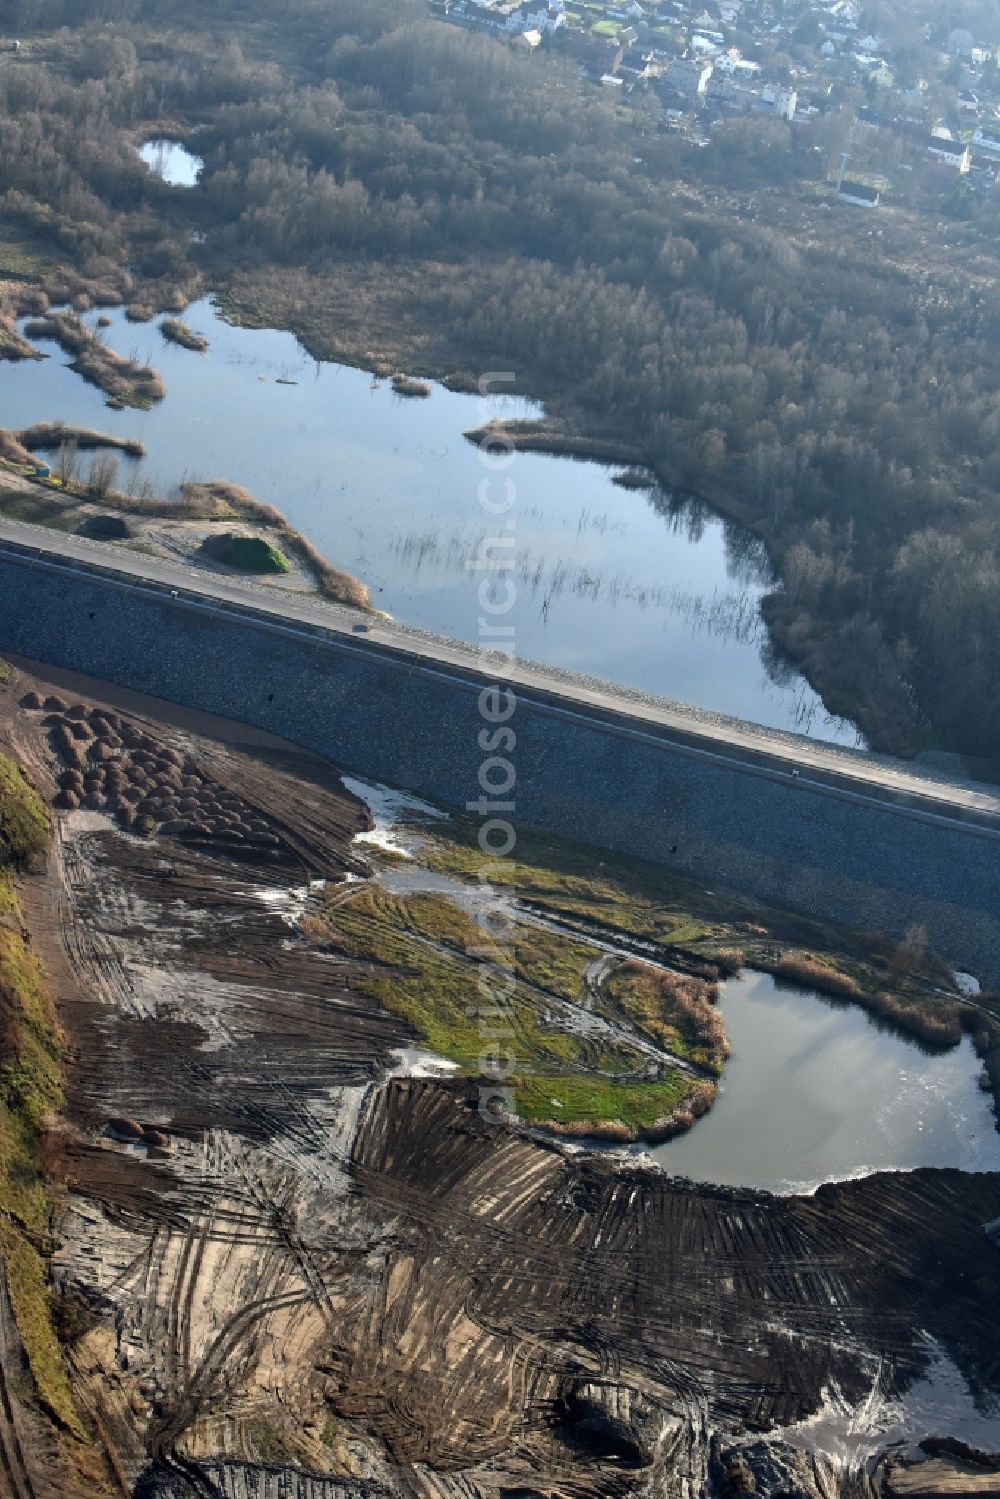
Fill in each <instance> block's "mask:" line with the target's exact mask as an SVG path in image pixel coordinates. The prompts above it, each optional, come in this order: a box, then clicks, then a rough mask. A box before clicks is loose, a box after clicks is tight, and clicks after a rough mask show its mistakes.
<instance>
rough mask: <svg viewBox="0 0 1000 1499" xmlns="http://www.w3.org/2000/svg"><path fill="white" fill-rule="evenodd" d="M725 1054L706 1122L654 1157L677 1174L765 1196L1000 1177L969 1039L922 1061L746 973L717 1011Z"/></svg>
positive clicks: (912, 1050)
mask: <svg viewBox="0 0 1000 1499" xmlns="http://www.w3.org/2000/svg"><path fill="white" fill-rule="evenodd" d="M720 1006H721V1012H722V1015H723V1018H724V1020H725V1022H726V1029H727V1031H728V1032H729V1039H730V1041H731V1043H732V1048H733V1054H732V1057H731V1058H730V1060H729V1062H728V1063H727V1065H726V1071H725V1076H724V1080H723V1084H722V1088H721V1091H720V1093H719V1097H718V1099H717V1100H716V1103H715V1107H714V1108H713V1109H712V1111H711V1113H709V1114H707V1115H706V1116H705V1118H704V1119H702V1120H700V1121H699V1122H698V1123H697V1124H696V1125H695V1127H694V1129H693V1130H691V1132H690V1133H689V1134H687V1135H683V1136H680V1137H679V1138H678V1139H676V1140H671V1141H668V1142H667V1143H666V1144H664V1145H659V1146H657V1147H656V1148H655V1149H653V1150H652V1151H651V1152H650V1153H651V1154H652V1156H653V1157H654V1159H655V1160H656V1161H657V1162H658V1164H659V1165H660V1166H661V1167H662V1168H663V1169H664V1170H665V1171H669V1172H670V1173H671V1174H672V1175H677V1176H689V1177H691V1178H692V1179H693V1180H695V1181H707V1182H715V1183H718V1184H720V1185H725V1186H740V1187H764V1188H767V1189H769V1190H770V1191H774V1192H782V1193H787V1192H793V1191H812V1190H813V1189H815V1188H816V1187H817V1186H819V1185H820V1183H821V1182H824V1181H842V1180H846V1179H848V1178H850V1177H856V1176H867V1175H869V1174H870V1173H872V1172H874V1171H908V1170H913V1169H915V1168H916V1167H918V1166H951V1167H956V1168H958V1169H960V1170H963V1171H998V1170H1000V1134H998V1132H997V1129H996V1123H995V1119H994V1115H993V1105H992V1100H991V1098H990V1095H989V1094H987V1093H985V1092H983V1090H982V1089H981V1088H980V1087H979V1084H978V1078H979V1075H980V1073H981V1071H982V1066H981V1063H980V1062H979V1060H978V1058H977V1057H976V1055H975V1052H974V1051H973V1048H972V1042H971V1041H970V1040H969V1039H968V1037H966V1038H965V1039H964V1040H963V1041H962V1043H961V1045H960V1046H957V1047H955V1048H954V1049H953V1050H952V1051H946V1052H942V1051H931V1050H929V1049H928V1048H926V1047H924V1046H922V1045H920V1044H919V1043H918V1042H916V1041H913V1040H910V1039H908V1038H906V1037H905V1036H903V1035H902V1034H901V1033H900V1032H898V1031H896V1030H893V1029H891V1028H890V1027H888V1026H886V1025H885V1024H884V1023H883V1022H882V1021H880V1020H878V1019H877V1018H875V1017H874V1016H870V1015H868V1014H867V1013H866V1012H865V1011H864V1010H862V1009H860V1008H859V1007H858V1006H856V1005H850V1004H846V1003H843V1002H840V1001H837V1000H829V999H826V998H824V997H823V996H822V995H819V994H816V993H814V992H813V991H810V990H803V989H792V988H789V987H788V986H786V985H782V984H779V983H777V982H776V981H775V980H774V979H773V978H771V977H770V975H768V974H760V973H745V974H744V975H743V976H742V977H740V978H738V979H733V980H731V981H730V982H728V983H727V984H726V985H725V988H724V991H723V996H722V999H721V1001H720Z"/></svg>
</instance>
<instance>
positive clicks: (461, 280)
mask: <svg viewBox="0 0 1000 1499" xmlns="http://www.w3.org/2000/svg"><path fill="white" fill-rule="evenodd" d="M879 3H880V4H882V6H883V9H885V5H884V0H879ZM966 9H968V7H966ZM0 31H6V32H7V33H8V34H11V35H14V34H16V35H18V36H21V37H23V38H24V39H25V40H24V44H23V46H22V54H19V55H18V57H17V58H16V59H12V58H8V59H5V60H4V63H3V65H2V66H0V214H2V221H0V251H2V252H4V253H6V254H7V255H8V258H9V261H10V263H11V265H13V264H14V263H15V262H16V260H17V259H18V253H20V252H23V253H25V254H29V258H30V257H31V256H34V257H35V264H34V270H33V273H32V276H30V277H29V278H28V279H27V280H25V282H24V285H23V288H22V292H21V293H16V292H14V291H9V292H8V300H9V301H10V299H11V298H13V301H14V302H17V304H18V309H20V308H21V307H24V308H25V310H27V307H28V306H29V304H30V303H31V299H32V296H33V295H37V287H38V286H44V288H45V289H46V291H47V292H48V293H49V295H50V296H54V295H55V294H56V293H58V292H61V291H64V292H66V293H68V295H70V296H71V297H73V298H75V299H76V301H77V303H78V305H86V303H87V299H88V298H89V299H91V300H97V301H99V300H102V299H103V300H120V299H124V300H126V301H129V300H141V301H143V302H146V303H149V304H150V305H152V306H162V307H164V308H169V309H170V310H173V311H177V310H180V309H181V308H182V307H183V305H184V302H185V300H186V299H187V298H189V297H190V296H192V295H194V294H196V292H197V291H199V290H200V289H202V288H204V287H206V286H207V287H210V288H212V289H214V290H217V291H218V292H220V293H221V294H222V295H223V296H225V295H226V292H227V288H230V287H231V286H232V285H234V284H235V283H236V282H238V281H239V280H240V278H243V281H244V283H245V284H252V285H253V286H254V287H255V288H256V289H257V294H258V297H259V301H260V306H259V308H258V312H259V315H260V316H261V317H262V318H268V317H270V318H272V319H274V320H280V321H282V322H283V323H284V324H285V325H287V326H291V327H292V328H293V329H294V330H295V331H297V332H300V333H303V334H305V335H306V336H307V338H308V341H309V344H310V347H313V348H314V350H315V351H316V352H327V353H336V352H338V347H339V346H338V331H337V327H336V317H335V315H334V312H333V310H332V309H333V307H334V303H335V301H336V298H335V297H334V295H333V291H332V290H331V289H332V288H339V289H340V290H341V292H343V289H344V288H348V289H349V288H350V286H351V284H352V278H354V279H356V283H357V284H358V285H359V286H360V285H362V284H363V285H364V286H365V287H366V288H368V289H369V290H371V289H374V293H373V302H378V301H379V300H380V299H381V300H384V301H385V303H386V305H387V306H388V305H389V304H390V303H391V306H392V309H393V311H392V316H393V318H394V319H395V320H396V322H397V323H398V325H399V327H400V328H401V329H402V330H403V331H404V333H405V334H406V336H408V337H410V338H411V339H412V343H413V347H415V348H420V349H422V350H424V351H425V360H424V362H425V367H424V368H422V369H421V370H420V373H424V374H428V375H451V374H455V373H456V372H458V371H473V372H474V371H476V370H478V369H482V368H500V367H508V368H513V369H516V370H517V372H518V381H519V384H520V386H521V388H522V389H524V390H526V391H529V392H530V393H531V394H532V395H533V396H535V397H537V398H539V399H542V400H544V401H545V402H546V403H547V406H548V408H549V411H550V413H551V418H552V422H553V426H554V428H556V429H558V430H561V431H564V432H567V433H579V434H582V435H587V436H592V437H597V438H601V439H603V440H610V441H612V442H618V443H620V444H621V446H622V449H623V451H625V450H627V451H628V452H630V453H634V452H636V451H638V452H639V453H641V455H642V456H643V458H644V460H645V461H646V462H647V463H648V464H649V466H650V467H652V468H653V469H654V470H655V471H656V472H657V474H658V475H659V476H660V477H661V478H662V479H663V481H664V482H665V483H667V484H668V485H671V486H675V487H678V488H684V489H686V490H690V491H692V492H694V493H697V494H700V495H702V496H704V497H705V498H707V499H708V500H710V501H711V502H712V503H713V504H714V505H715V506H716V507H717V508H719V509H721V510H723V511H724V512H725V513H726V514H728V515H731V516H732V517H734V518H736V519H738V520H739V521H741V522H742V523H744V524H746V525H748V526H750V527H751V528H752V529H753V530H754V531H755V532H756V533H757V534H758V535H759V536H760V537H761V538H762V539H763V540H764V542H765V543H766V546H767V549H768V552H769V554H770V557H771V559H772V562H773V565H774V568H775V573H776V578H777V579H778V580H780V587H776V590H775V592H774V593H773V594H772V595H771V597H770V598H769V599H768V601H767V604H766V617H767V620H768V624H769V627H770V629H771V632H772V636H773V640H774V643H775V647H776V649H777V650H778V651H779V652H781V653H784V654H785V655H787V656H788V657H789V658H791V659H792V660H794V661H795V662H796V663H798V664H799V665H801V666H802V667H803V668H804V669H805V670H806V672H807V674H808V675H809V676H810V678H811V680H812V681H813V682H814V683H815V684H816V685H817V687H818V688H819V689H820V691H821V692H822V693H823V696H824V699H825V701H826V703H827V706H828V707H829V708H830V709H831V710H832V711H836V712H838V713H843V714H846V715H848V716H850V717H852V718H853V719H854V720H855V721H856V722H857V723H858V724H859V726H860V727H861V728H862V730H863V731H864V733H865V734H866V735H867V737H868V739H869V742H870V743H871V744H872V745H873V746H874V747H876V748H880V749H885V750H888V751H892V752H896V753H904V754H910V753H914V752H916V751H918V750H920V749H926V748H938V749H941V748H943V749H949V750H953V751H958V752H962V753H966V754H969V755H974V756H979V757H984V758H989V757H990V756H991V755H992V754H993V753H994V749H993V747H994V744H995V739H996V731H997V715H998V712H1000V587H998V582H1000V500H998V489H1000V336H998V335H1000V299H998V294H997V291H996V280H995V276H996V269H997V267H996V261H995V258H994V257H995V250H994V246H995V243H996V233H997V229H998V228H1000V194H994V195H993V196H992V197H989V196H987V197H983V198H981V199H979V200H978V201H976V202H970V201H968V200H967V199H965V198H964V197H961V196H957V195H956V194H955V191H954V186H953V184H952V183H950V182H949V183H947V184H942V185H941V186H940V188H937V187H935V186H933V185H932V187H931V188H930V189H929V190H928V192H929V197H928V201H927V204H926V205H925V212H924V213H923V214H920V213H917V212H915V211H913V210H908V211H907V212H905V213H904V212H902V211H899V212H898V213H896V214H895V215H890V214H885V215H883V216H881V217H880V220H879V227H878V233H877V234H876V233H875V231H874V230H873V228H872V225H871V224H870V223H869V222H867V221H866V222H865V223H864V224H861V223H860V222H859V219H858V217H857V216H854V217H850V216H849V215H848V214H847V213H846V212H845V210H844V209H843V208H841V207H839V206H836V207H834V208H830V207H827V206H824V207H822V208H821V207H819V206H817V203H818V196H817V186H818V184H820V183H821V182H822V181H823V179H824V177H825V175H826V172H827V168H828V156H829V153H830V152H831V151H832V150H833V149H834V148H835V145H836V139H837V137H836V130H835V129H833V128H828V129H827V130H826V132H825V134H824V133H822V132H821V133H819V134H818V135H817V136H815V137H810V136H808V135H805V134H803V133H802V132H795V131H792V130H790V129H789V127H788V126H787V125H785V124H784V123H779V122H774V121H760V122H756V123H754V124H751V125H741V126H740V127H739V129H736V128H732V129H730V130H728V131H726V130H723V131H720V132H718V133H717V134H716V136H714V137H713V140H712V143H711V145H710V147H708V148H707V149H705V150H702V151H698V152H692V151H691V149H690V147H688V146H687V145H686V143H685V142H683V141H682V140H680V139H679V138H678V137H676V136H671V135H667V134H664V133H663V132H661V131H660V130H659V129H657V126H656V121H655V117H654V112H653V111H652V109H651V108H650V109H647V108H644V107H643V106H642V105H641V104H640V105H639V106H638V107H635V108H630V109H623V108H622V107H621V106H620V105H619V104H618V102H617V101H616V100H612V99H609V98H608V96H607V93H606V92H602V91H601V90H599V89H596V88H594V87H592V86H591V85H590V84H588V83H586V82H585V81H583V80H582V79H581V78H580V77H579V74H578V72H577V70H576V69H575V67H574V66H572V65H571V63H570V62H569V61H568V60H567V59H564V58H563V57H561V56H559V55H558V53H557V52H556V53H553V54H552V55H537V56H535V57H532V58H530V59H527V58H525V57H522V56H520V55H518V54H516V53H515V52H513V51H512V50H510V49H508V48H506V47H504V46H503V45H502V44H501V43H499V42H497V41H495V40H493V39H491V38H486V37H481V36H477V35H473V34H470V33H468V32H465V31H462V30H459V29H458V28H455V27H450V26H446V25H444V24H442V23H440V22H438V21H434V20H429V19H427V17H426V13H425V10H424V7H423V5H422V4H421V3H419V0H338V3H337V4H336V5H331V4H329V3H328V0H289V3H288V4H286V5H283V6H282V7H281V12H280V17H276V13H275V7H274V5H273V0H221V3H219V4H214V5H213V6H212V7H211V10H210V13H208V12H206V10H205V8H204V7H200V8H199V7H195V6H193V5H191V4H187V3H185V0H72V4H70V3H69V0H0ZM220 35H224V36H226V37H228V40H227V41H226V42H225V43H224V44H223V45H222V46H221V48H220V47H219V46H217V45H212V44H211V38H214V37H218V36H220ZM154 129H155V130H164V129H166V130H169V131H170V132H172V133H175V134H176V135H178V137H179V138H181V139H185V140H187V141H188V143H189V144H190V145H191V146H192V149H195V150H197V152H198V154H199V155H200V156H201V157H203V158H204V160H205V164H206V165H205V170H204V172H203V174H202V178H201V181H200V184H199V186H198V187H197V189H195V190H193V191H191V192H184V193H178V192H174V191H171V190H170V189H169V188H167V187H165V186H164V185H163V184H162V183H160V182H159V181H157V180H156V179H154V178H152V177H150V175H149V174H148V173H147V171H146V170H145V168H144V167H143V165H142V164H141V162H140V161H139V160H138V158H137V156H136V154H135V151H134V149H133V148H134V145H135V143H136V142H137V141H138V140H141V139H142V138H143V137H144V136H145V135H146V134H148V133H150V132H151V131H152V130H154ZM15 252H18V253H15ZM29 252H30V253H29ZM2 274H3V264H2V262H0V275H2ZM9 285H14V286H15V287H16V285H17V283H9ZM33 288H34V289H33ZM383 293H384V296H383ZM9 310H11V309H10V308H8V311H9ZM373 315H374V314H373Z"/></svg>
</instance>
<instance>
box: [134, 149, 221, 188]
mask: <svg viewBox="0 0 1000 1499" xmlns="http://www.w3.org/2000/svg"><path fill="white" fill-rule="evenodd" d="M139 155H140V156H141V157H142V159H143V161H144V162H145V163H146V165H147V167H149V169H150V171H151V172H155V173H156V175H157V177H162V178H163V180H164V182H166V183H169V185H170V186H171V187H194V185H195V183H196V182H197V181H198V174H199V173H200V172H201V169H202V167H203V166H204V165H205V163H204V162H203V161H202V159H201V157H200V156H192V154H191V152H190V151H187V150H185V148H184V147H183V146H179V145H178V144H177V142H176V141H168V140H154V141H147V142H146V144H145V145H144V146H142V147H141V148H140V151H139Z"/></svg>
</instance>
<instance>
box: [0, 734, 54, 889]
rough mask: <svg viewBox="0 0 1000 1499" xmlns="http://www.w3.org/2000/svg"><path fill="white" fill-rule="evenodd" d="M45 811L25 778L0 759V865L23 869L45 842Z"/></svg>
mask: <svg viewBox="0 0 1000 1499" xmlns="http://www.w3.org/2000/svg"><path fill="white" fill-rule="evenodd" d="M50 832H51V821H50V818H49V813H48V808H47V807H46V805H45V803H44V802H43V801H42V799H41V797H40V796H39V795H38V792H37V791H36V790H35V788H34V786H33V785H32V784H31V781H30V779H29V777H28V775H27V772H26V771H24V770H22V769H21V767H20V766H19V765H16V764H15V763H14V761H13V760H10V759H8V758H7V756H6V755H0V865H3V864H17V865H25V864H27V863H28V861H29V860H30V859H32V858H33V857H34V856H35V855H36V854H40V853H41V852H42V850H43V849H44V848H45V846H46V844H47V843H48V841H49V833H50Z"/></svg>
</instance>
